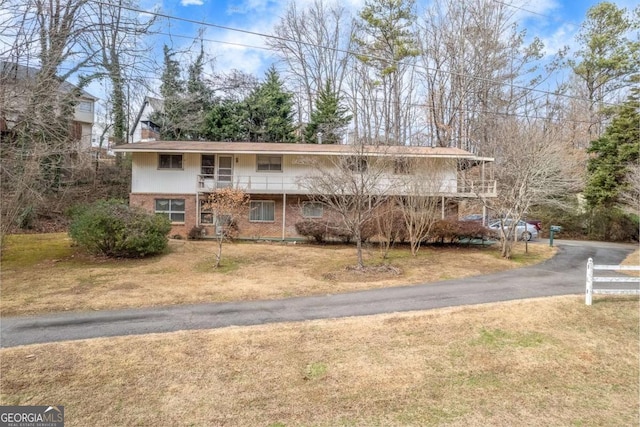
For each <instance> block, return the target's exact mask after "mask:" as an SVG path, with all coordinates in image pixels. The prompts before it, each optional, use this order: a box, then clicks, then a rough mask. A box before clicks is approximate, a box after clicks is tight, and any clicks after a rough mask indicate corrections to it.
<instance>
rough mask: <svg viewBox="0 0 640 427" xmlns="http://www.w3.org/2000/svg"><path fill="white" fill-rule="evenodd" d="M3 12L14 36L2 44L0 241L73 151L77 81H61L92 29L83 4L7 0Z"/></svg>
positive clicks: (75, 66) (76, 64) (83, 58)
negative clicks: (73, 82)
mask: <svg viewBox="0 0 640 427" xmlns="http://www.w3.org/2000/svg"><path fill="white" fill-rule="evenodd" d="M6 11H7V12H6V14H5V15H4V16H5V17H6V18H4V19H6V21H7V22H6V23H7V28H10V30H9V31H11V33H12V34H13V35H14V36H15V37H14V38H13V44H11V45H10V46H7V45H5V47H3V56H2V59H3V62H2V64H1V65H2V68H1V69H0V80H1V81H0V88H1V90H0V96H1V97H2V102H1V103H0V110H1V111H0V115H1V117H0V119H1V120H0V121H2V122H3V124H2V126H3V127H4V128H5V129H3V130H4V132H3V135H2V139H3V144H2V157H3V161H2V165H1V169H2V192H3V204H2V227H1V230H0V233H1V236H4V234H5V233H6V231H7V230H8V229H9V228H10V227H12V226H13V225H14V224H15V221H16V219H17V218H18V217H19V216H20V215H21V214H22V213H24V212H25V211H26V210H29V209H37V207H38V205H39V204H40V203H42V201H43V199H44V196H45V195H46V194H47V193H49V192H50V191H52V190H54V189H57V188H59V186H60V183H61V180H62V178H63V172H64V171H65V169H66V168H68V167H69V166H70V164H69V163H68V161H69V160H72V159H73V157H72V156H70V154H72V153H74V152H75V153H77V151H78V148H79V147H78V145H77V144H76V142H77V141H78V139H79V138H78V131H77V130H76V129H74V127H73V126H72V119H73V114H74V108H75V105H76V104H77V102H78V99H79V97H80V95H81V94H82V92H81V87H82V82H81V84H80V85H79V86H72V85H70V84H68V83H66V82H65V80H66V79H68V78H69V77H70V76H71V75H73V74H74V73H76V72H77V71H78V70H79V69H80V68H81V67H82V66H84V65H85V64H87V63H88V61H89V60H90V58H91V57H92V55H93V51H92V50H91V49H90V47H87V46H82V43H81V42H82V35H83V34H85V33H86V32H88V31H91V29H92V28H91V25H90V24H89V20H88V19H87V14H86V0H71V1H66V0H65V1H63V0H47V1H45V0H28V1H9V2H7V9H6ZM5 31H6V30H5ZM3 32H4V31H3ZM34 41H35V42H34ZM68 170H70V171H72V170H73V169H68Z"/></svg>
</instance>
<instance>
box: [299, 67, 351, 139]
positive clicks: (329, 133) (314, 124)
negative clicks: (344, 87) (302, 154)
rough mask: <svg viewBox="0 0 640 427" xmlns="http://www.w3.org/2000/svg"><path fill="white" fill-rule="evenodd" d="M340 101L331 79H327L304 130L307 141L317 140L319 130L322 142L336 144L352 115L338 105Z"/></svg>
mask: <svg viewBox="0 0 640 427" xmlns="http://www.w3.org/2000/svg"><path fill="white" fill-rule="evenodd" d="M340 101H341V100H340V97H339V95H338V94H337V93H336V91H335V90H334V88H333V84H332V82H331V80H327V81H326V83H325V86H324V88H322V90H321V91H320V93H318V99H317V100H316V106H315V110H314V111H313V112H312V113H311V120H310V122H309V124H308V125H307V127H306V130H305V139H306V141H307V142H311V143H315V142H317V141H318V133H319V132H321V133H322V137H321V138H322V143H323V144H337V143H339V142H340V141H341V139H342V134H343V132H344V129H345V127H346V126H347V124H348V123H349V121H351V117H352V116H351V115H350V114H347V109H346V108H345V107H342V106H340Z"/></svg>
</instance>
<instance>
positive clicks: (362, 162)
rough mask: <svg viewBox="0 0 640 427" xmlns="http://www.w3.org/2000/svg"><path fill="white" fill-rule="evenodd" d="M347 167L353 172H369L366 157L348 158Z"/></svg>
mask: <svg viewBox="0 0 640 427" xmlns="http://www.w3.org/2000/svg"><path fill="white" fill-rule="evenodd" d="M347 166H348V167H349V170H350V171H352V172H366V171H367V167H368V164H367V159H365V158H364V157H349V158H347Z"/></svg>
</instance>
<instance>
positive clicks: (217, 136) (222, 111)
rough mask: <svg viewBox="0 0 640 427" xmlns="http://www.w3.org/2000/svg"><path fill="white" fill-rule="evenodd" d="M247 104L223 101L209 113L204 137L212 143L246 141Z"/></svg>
mask: <svg viewBox="0 0 640 427" xmlns="http://www.w3.org/2000/svg"><path fill="white" fill-rule="evenodd" d="M245 125H246V103H245V102H243V101H234V100H223V101H219V102H218V103H216V104H215V105H213V106H212V107H211V108H210V109H209V112H208V113H207V116H206V119H205V126H204V137H205V138H206V139H209V140H211V141H234V142H237V141H246V140H247V132H246V126H245Z"/></svg>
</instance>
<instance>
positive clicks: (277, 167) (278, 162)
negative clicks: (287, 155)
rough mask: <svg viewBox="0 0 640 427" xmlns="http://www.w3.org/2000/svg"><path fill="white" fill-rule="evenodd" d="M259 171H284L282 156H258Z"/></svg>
mask: <svg viewBox="0 0 640 427" xmlns="http://www.w3.org/2000/svg"><path fill="white" fill-rule="evenodd" d="M258 170H259V171H280V172H281V171H282V156H266V155H259V156H258Z"/></svg>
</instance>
